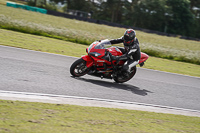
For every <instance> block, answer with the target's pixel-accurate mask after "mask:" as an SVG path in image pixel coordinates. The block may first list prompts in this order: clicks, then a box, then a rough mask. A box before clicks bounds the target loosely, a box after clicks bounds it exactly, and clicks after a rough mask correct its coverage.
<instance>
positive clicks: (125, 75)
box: [114, 66, 137, 83]
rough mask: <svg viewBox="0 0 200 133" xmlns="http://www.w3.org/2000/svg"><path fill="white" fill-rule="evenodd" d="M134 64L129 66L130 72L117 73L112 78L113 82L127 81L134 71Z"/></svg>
mask: <svg viewBox="0 0 200 133" xmlns="http://www.w3.org/2000/svg"><path fill="white" fill-rule="evenodd" d="M136 70H137V69H136V66H134V67H132V68H131V72H130V73H128V72H123V73H121V74H119V75H117V77H115V78H114V80H115V82H117V83H123V82H127V81H128V80H130V79H131V78H132V77H133V76H134V75H135V73H136Z"/></svg>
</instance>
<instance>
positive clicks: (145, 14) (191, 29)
mask: <svg viewBox="0 0 200 133" xmlns="http://www.w3.org/2000/svg"><path fill="white" fill-rule="evenodd" d="M44 1H46V0H44ZM50 2H52V3H59V2H60V3H62V4H65V6H64V8H63V10H68V9H70V10H79V11H84V12H89V13H91V15H92V18H93V19H99V20H106V21H109V22H113V23H119V24H123V25H128V26H131V27H140V28H144V29H150V30H155V31H160V32H165V33H169V34H177V35H182V36H188V37H194V38H200V0H50ZM44 3H46V2H44Z"/></svg>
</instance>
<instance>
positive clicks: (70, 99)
mask: <svg viewBox="0 0 200 133" xmlns="http://www.w3.org/2000/svg"><path fill="white" fill-rule="evenodd" d="M0 99H4V100H19V101H28V102H43V103H57V104H72V105H80V106H93V107H107V108H121V109H130V110H141V111H150V112H157V113H168V114H178V115H186V116H197V117H200V111H198V110H191V109H184V108H176V107H169V106H162V105H154V104H146V103H138V102H128V101H119V100H111V99H100V98H90V97H79V96H66V95H54V94H43V93H29V92H17V91H3V90H0Z"/></svg>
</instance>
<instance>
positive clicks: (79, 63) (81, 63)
mask: <svg viewBox="0 0 200 133" xmlns="http://www.w3.org/2000/svg"><path fill="white" fill-rule="evenodd" d="M89 70H90V69H89V68H88V67H87V66H86V61H85V60H83V59H82V58H80V59H78V60H76V61H75V62H74V63H73V64H72V65H71V67H70V73H71V75H73V76H74V77H80V76H83V75H85V74H87V73H88V72H89Z"/></svg>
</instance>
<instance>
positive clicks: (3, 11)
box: [0, 5, 200, 64]
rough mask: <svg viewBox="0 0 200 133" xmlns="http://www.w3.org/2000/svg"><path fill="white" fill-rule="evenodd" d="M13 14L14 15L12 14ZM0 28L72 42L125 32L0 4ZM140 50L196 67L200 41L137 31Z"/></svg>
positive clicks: (82, 42)
mask: <svg viewBox="0 0 200 133" xmlns="http://www.w3.org/2000/svg"><path fill="white" fill-rule="evenodd" d="M16 14H17V15H16ZM0 27H1V28H5V29H10V30H15V31H20V32H24V33H29V34H36V35H42V36H47V37H52V38H57V39H62V40H68V41H71V42H75V43H81V44H86V45H88V44H90V43H91V42H93V41H94V40H99V39H105V38H108V39H113V38H119V37H121V36H122V35H123V33H124V31H125V29H124V28H117V27H110V26H105V25H98V24H94V23H87V22H82V21H77V20H73V19H66V18H62V17H55V16H50V15H46V14H39V13H35V12H29V11H26V10H21V9H15V8H11V7H6V6H3V5H0ZM137 38H138V39H139V41H140V46H141V49H142V51H144V52H146V53H147V54H149V55H152V56H155V57H160V58H167V59H171V60H178V61H183V62H189V63H194V64H200V58H199V57H200V42H198V41H190V40H183V39H179V38H173V37H166V36H159V35H155V34H149V33H144V32H141V31H137Z"/></svg>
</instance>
